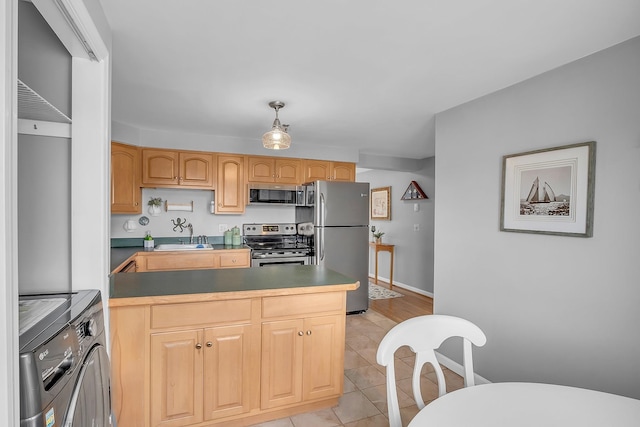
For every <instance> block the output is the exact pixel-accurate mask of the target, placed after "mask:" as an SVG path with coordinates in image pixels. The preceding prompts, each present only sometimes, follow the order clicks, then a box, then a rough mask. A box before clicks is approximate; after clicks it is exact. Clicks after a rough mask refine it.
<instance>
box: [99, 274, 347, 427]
mask: <svg viewBox="0 0 640 427" xmlns="http://www.w3.org/2000/svg"><path fill="white" fill-rule="evenodd" d="M358 286H359V283H358V282H354V280H353V279H351V278H348V277H346V276H343V275H341V274H338V273H336V272H334V271H332V270H329V269H326V268H323V267H319V266H309V265H307V266H273V267H266V268H234V269H203V270H182V271H162V272H146V273H116V274H113V275H112V276H111V289H110V301H109V306H110V313H111V314H110V316H111V355H112V400H113V409H114V414H115V416H116V419H117V422H118V425H131V426H137V425H140V426H160V425H163V426H210V425H224V426H234V425H238V426H246V425H251V424H255V423H260V422H264V421H267V420H271V419H277V418H282V417H286V416H290V415H292V414H295V413H300V412H307V411H313V410H317V409H320V408H323V407H329V406H333V405H336V404H337V401H338V398H339V397H340V396H341V395H342V392H343V375H344V372H343V370H344V340H345V311H346V292H347V291H350V290H354V289H357V288H358Z"/></svg>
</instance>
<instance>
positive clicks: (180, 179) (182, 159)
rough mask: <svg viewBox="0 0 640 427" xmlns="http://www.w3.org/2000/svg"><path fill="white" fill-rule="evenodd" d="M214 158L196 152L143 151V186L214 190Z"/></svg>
mask: <svg viewBox="0 0 640 427" xmlns="http://www.w3.org/2000/svg"><path fill="white" fill-rule="evenodd" d="M214 177H215V155H214V154H213V153H205V152H198V151H175V150H165V149H159V148H158V149H155V148H154V149H151V148H143V149H142V185H143V186H144V187H168V188H179V187H185V188H194V189H206V190H213V189H214V184H215V179H214Z"/></svg>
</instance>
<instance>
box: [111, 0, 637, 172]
mask: <svg viewBox="0 0 640 427" xmlns="http://www.w3.org/2000/svg"><path fill="white" fill-rule="evenodd" d="M101 4H102V7H103V9H104V11H105V15H106V16H107V19H108V21H109V24H110V26H111V29H112V31H113V50H112V52H113V63H112V65H113V82H112V83H113V88H112V120H114V121H116V122H120V123H124V124H129V125H132V126H135V127H139V128H150V129H158V130H171V131H177V132H186V133H195V134H207V135H220V136H233V137H239V138H244V139H247V140H249V139H251V140H252V139H255V141H256V144H260V139H261V136H262V134H263V133H264V132H266V131H267V130H269V129H270V127H271V123H272V122H273V119H274V110H272V109H271V108H269V106H268V105H267V104H268V102H269V101H273V100H281V101H284V102H285V103H286V106H285V108H283V109H282V110H281V111H280V119H281V121H282V123H284V124H289V125H290V128H289V133H290V134H291V136H292V144H300V145H301V146H303V145H307V144H308V145H314V146H316V147H317V146H327V149H330V148H331V147H332V146H333V147H343V148H344V147H347V148H354V149H357V150H359V152H360V153H364V154H370V155H383V156H394V157H405V158H413V159H420V158H425V157H429V156H433V155H434V154H435V120H434V115H435V114H436V113H439V112H441V111H444V110H447V109H449V108H451V107H454V106H456V105H459V104H462V103H465V102H467V101H470V100H473V99H475V98H478V97H480V96H483V95H485V94H488V93H491V92H494V91H496V90H499V89H502V88H505V87H507V86H510V85H513V84H515V83H517V82H520V81H522V80H525V79H527V78H530V77H532V76H535V75H537V74H540V73H543V72H545V71H548V70H551V69H553V68H556V67H559V66H562V65H564V64H566V63H569V62H571V61H574V60H576V59H579V58H582V57H584V56H587V55H589V54H592V53H594V52H597V51H599V50H602V49H604V48H607V47H609V46H612V45H614V44H617V43H620V42H622V41H625V40H628V39H630V38H632V37H635V36H638V35H640V1H638V0H397V1H392V0H387V1H380V0H348V1H346V0H342V1H340V0H323V1H308V0H271V1H264V0H135V1H131V0H101Z"/></svg>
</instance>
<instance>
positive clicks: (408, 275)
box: [357, 157, 435, 295]
mask: <svg viewBox="0 0 640 427" xmlns="http://www.w3.org/2000/svg"><path fill="white" fill-rule="evenodd" d="M359 165H360V164H359ZM387 165H388V163H387ZM434 166H435V159H434V158H433V157H431V158H427V159H423V160H421V161H419V162H418V164H417V165H416V169H417V170H416V171H414V172H399V171H389V170H371V171H367V172H361V173H358V176H357V180H358V181H360V182H369V183H370V185H371V188H379V187H391V220H390V221H378V220H376V221H370V225H375V226H376V229H378V230H380V231H384V232H385V235H384V236H383V238H382V241H383V243H389V244H392V245H395V248H394V256H395V260H394V261H395V262H394V270H393V282H394V284H397V285H399V286H402V287H405V288H407V289H410V290H413V291H416V292H419V293H422V294H425V295H433V210H434V203H435V191H434V187H435V182H434ZM380 167H383V165H381V166H380ZM411 181H416V182H417V183H418V184H419V185H420V188H422V190H423V191H424V192H425V193H426V194H427V196H428V197H429V199H428V200H420V201H404V200H401V197H402V195H403V194H404V192H405V190H406V189H407V187H408V186H409V184H410V183H411ZM415 206H417V209H418V211H417V212H416V211H415V210H414V209H415ZM414 224H418V227H419V230H418V231H414ZM389 261H390V260H389V253H387V252H380V253H379V255H378V277H379V278H382V279H383V280H385V281H388V279H389ZM374 271H375V258H374V252H373V250H371V251H370V258H369V272H370V275H371V276H373V274H374Z"/></svg>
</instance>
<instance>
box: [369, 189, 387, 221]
mask: <svg viewBox="0 0 640 427" xmlns="http://www.w3.org/2000/svg"><path fill="white" fill-rule="evenodd" d="M371 219H373V220H385V219H386V220H390V219H391V187H381V188H372V189H371Z"/></svg>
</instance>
